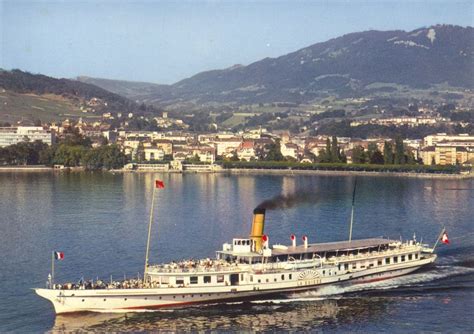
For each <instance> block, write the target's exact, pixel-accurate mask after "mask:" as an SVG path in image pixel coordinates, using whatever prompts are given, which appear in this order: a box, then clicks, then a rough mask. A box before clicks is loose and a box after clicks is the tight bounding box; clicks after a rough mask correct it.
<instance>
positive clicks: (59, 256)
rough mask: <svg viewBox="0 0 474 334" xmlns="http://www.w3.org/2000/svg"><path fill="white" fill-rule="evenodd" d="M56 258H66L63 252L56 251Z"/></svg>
mask: <svg viewBox="0 0 474 334" xmlns="http://www.w3.org/2000/svg"><path fill="white" fill-rule="evenodd" d="M54 258H55V259H56V260H64V253H63V252H54Z"/></svg>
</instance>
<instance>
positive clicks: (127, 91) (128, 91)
mask: <svg viewBox="0 0 474 334" xmlns="http://www.w3.org/2000/svg"><path fill="white" fill-rule="evenodd" d="M76 79H77V80H78V81H81V82H85V83H89V84H92V85H95V86H98V87H101V88H103V89H106V90H108V91H110V92H114V93H116V94H119V95H122V96H124V97H127V98H129V99H134V100H142V99H143V98H146V97H147V96H148V95H149V94H154V93H155V92H156V91H161V90H163V91H164V90H166V89H167V88H168V87H170V86H169V85H159V84H154V83H149V82H137V81H123V80H110V79H100V78H91V77H87V76H80V77H77V78H76Z"/></svg>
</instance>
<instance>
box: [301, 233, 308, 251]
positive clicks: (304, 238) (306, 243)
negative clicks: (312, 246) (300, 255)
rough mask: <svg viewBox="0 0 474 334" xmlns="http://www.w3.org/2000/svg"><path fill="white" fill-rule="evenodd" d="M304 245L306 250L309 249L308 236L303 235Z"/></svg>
mask: <svg viewBox="0 0 474 334" xmlns="http://www.w3.org/2000/svg"><path fill="white" fill-rule="evenodd" d="M302 239H303V243H304V248H308V237H307V236H306V235H303V238H302Z"/></svg>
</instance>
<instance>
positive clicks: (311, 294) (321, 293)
mask: <svg viewBox="0 0 474 334" xmlns="http://www.w3.org/2000/svg"><path fill="white" fill-rule="evenodd" d="M471 272H474V268H466V267H456V266H437V267H436V268H435V269H434V270H431V271H428V272H419V273H414V274H409V275H405V276H400V277H394V278H391V279H387V280H384V281H379V282H372V283H360V284H354V285H348V286H337V285H328V286H322V287H320V288H317V289H315V290H308V291H304V292H296V293H292V294H290V295H288V297H289V298H288V299H270V300H259V301H253V302H252V303H276V304H280V303H292V302H301V301H317V300H323V299H339V298H343V296H342V295H343V294H346V293H352V292H358V291H367V290H388V289H396V288H398V287H401V286H412V285H415V284H421V283H427V282H431V281H434V280H438V279H442V278H447V277H450V276H457V275H463V274H467V273H471Z"/></svg>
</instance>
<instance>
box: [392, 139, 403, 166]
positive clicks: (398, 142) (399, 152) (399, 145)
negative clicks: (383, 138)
mask: <svg viewBox="0 0 474 334" xmlns="http://www.w3.org/2000/svg"><path fill="white" fill-rule="evenodd" d="M394 163H395V165H403V164H405V150H404V147H403V140H402V137H400V136H397V138H395V157H394Z"/></svg>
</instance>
